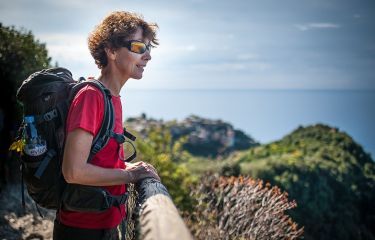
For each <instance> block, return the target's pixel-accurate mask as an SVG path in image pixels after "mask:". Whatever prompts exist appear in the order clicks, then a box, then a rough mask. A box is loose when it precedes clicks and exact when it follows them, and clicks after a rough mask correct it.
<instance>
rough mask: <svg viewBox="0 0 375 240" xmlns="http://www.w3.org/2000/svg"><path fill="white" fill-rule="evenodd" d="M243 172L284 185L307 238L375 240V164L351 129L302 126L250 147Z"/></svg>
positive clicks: (242, 166) (243, 165)
mask: <svg viewBox="0 0 375 240" xmlns="http://www.w3.org/2000/svg"><path fill="white" fill-rule="evenodd" d="M237 160H238V163H239V164H240V166H241V169H242V173H244V174H249V175H251V176H252V177H256V178H261V179H263V180H265V181H269V182H271V183H272V184H274V185H277V186H280V187H281V188H282V189H284V190H285V191H287V192H288V193H289V196H290V198H291V199H296V201H297V203H298V207H297V208H296V209H294V210H293V211H292V212H291V215H292V216H293V218H294V219H295V221H296V222H298V223H300V224H302V225H304V226H305V238H306V239H375V225H374V224H375V207H374V204H373V203H374V202H375V164H374V161H373V160H372V159H371V157H370V155H368V154H366V153H365V152H364V151H363V149H362V147H361V146H360V145H358V144H357V143H356V142H355V141H354V140H353V139H352V138H351V137H350V136H349V135H348V134H346V133H344V132H340V131H339V130H338V129H337V128H331V127H329V126H325V125H321V124H319V125H315V126H308V127H299V128H298V129H297V130H295V131H294V132H292V133H291V134H289V135H287V136H285V137H284V138H283V139H281V140H280V141H276V142H273V143H270V144H267V145H262V146H259V147H256V148H253V149H250V150H249V151H247V152H246V153H244V154H243V155H242V156H241V157H240V158H239V159H237Z"/></svg>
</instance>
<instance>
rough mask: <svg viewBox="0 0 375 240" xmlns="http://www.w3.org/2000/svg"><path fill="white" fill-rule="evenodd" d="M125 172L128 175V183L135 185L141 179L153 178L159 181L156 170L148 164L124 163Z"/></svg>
mask: <svg viewBox="0 0 375 240" xmlns="http://www.w3.org/2000/svg"><path fill="white" fill-rule="evenodd" d="M125 172H126V173H127V175H128V179H129V180H128V181H129V182H131V183H136V182H138V181H139V180H141V179H143V178H148V177H151V178H155V179H156V180H159V181H160V177H159V175H158V173H157V171H156V169H155V168H154V167H153V166H152V165H151V164H148V163H145V162H136V163H126V169H125Z"/></svg>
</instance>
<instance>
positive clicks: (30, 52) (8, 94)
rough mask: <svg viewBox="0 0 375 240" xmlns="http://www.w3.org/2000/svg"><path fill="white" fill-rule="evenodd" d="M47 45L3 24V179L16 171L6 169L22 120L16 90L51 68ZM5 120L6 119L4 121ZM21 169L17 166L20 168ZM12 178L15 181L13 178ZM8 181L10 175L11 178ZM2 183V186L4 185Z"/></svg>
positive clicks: (0, 156) (0, 45) (0, 175)
mask: <svg viewBox="0 0 375 240" xmlns="http://www.w3.org/2000/svg"><path fill="white" fill-rule="evenodd" d="M50 62H51V58H50V57H48V52H47V49H46V46H45V45H44V44H42V43H40V42H39V41H38V40H36V39H35V38H34V36H33V34H32V33H31V32H30V31H26V30H17V29H15V28H14V27H6V26H3V25H2V24H1V23H0V81H1V88H0V95H1V96H2V98H3V99H5V100H6V101H1V102H0V110H1V111H0V112H1V113H0V115H2V114H3V116H2V117H0V121H2V123H0V125H1V126H2V127H0V131H1V138H0V178H1V183H4V182H5V178H4V175H5V174H6V172H7V173H13V172H15V171H9V169H8V170H5V166H7V165H6V164H5V163H4V161H5V159H6V156H7V155H8V154H7V152H8V151H7V150H8V148H9V145H10V142H11V141H12V135H14V131H16V128H17V125H18V124H19V123H20V119H21V117H22V114H21V106H19V105H18V103H17V101H16V91H17V88H18V87H19V86H20V84H21V82H22V81H23V80H24V79H26V77H27V76H29V75H30V74H31V73H33V72H35V71H37V70H40V69H42V68H46V67H49V66H50ZM2 118H3V119H2ZM17 169H18V166H17ZM11 179H12V178H11ZM8 180H9V176H8ZM17 180H18V179H17ZM1 183H0V184H1Z"/></svg>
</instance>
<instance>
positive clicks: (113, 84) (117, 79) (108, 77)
mask: <svg viewBox="0 0 375 240" xmlns="http://www.w3.org/2000/svg"><path fill="white" fill-rule="evenodd" d="M98 80H99V81H101V82H102V83H103V84H104V86H105V87H106V88H108V89H109V91H111V94H112V95H113V96H116V97H118V96H120V91H121V88H122V87H123V86H124V84H125V83H126V81H127V80H128V79H121V76H120V75H119V74H114V73H113V72H112V71H110V70H109V69H102V73H101V75H100V76H99V79H98Z"/></svg>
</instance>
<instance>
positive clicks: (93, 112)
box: [66, 86, 104, 136]
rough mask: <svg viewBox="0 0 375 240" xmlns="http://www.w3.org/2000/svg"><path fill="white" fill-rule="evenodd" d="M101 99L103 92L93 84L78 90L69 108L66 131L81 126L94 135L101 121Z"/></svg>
mask: <svg viewBox="0 0 375 240" xmlns="http://www.w3.org/2000/svg"><path fill="white" fill-rule="evenodd" d="M103 101H104V99H103V94H102V93H101V92H100V90H98V89H96V88H95V87H93V86H85V87H83V88H82V89H81V90H79V91H78V93H77V94H76V96H75V97H74V99H73V101H72V104H71V105H70V108H69V113H68V117H67V122H66V131H67V132H71V131H73V130H75V129H77V128H81V129H83V130H85V131H87V132H89V133H91V134H92V135H93V136H95V135H96V134H97V133H98V131H99V129H100V126H101V124H102V121H103V114H104V102H103Z"/></svg>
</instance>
